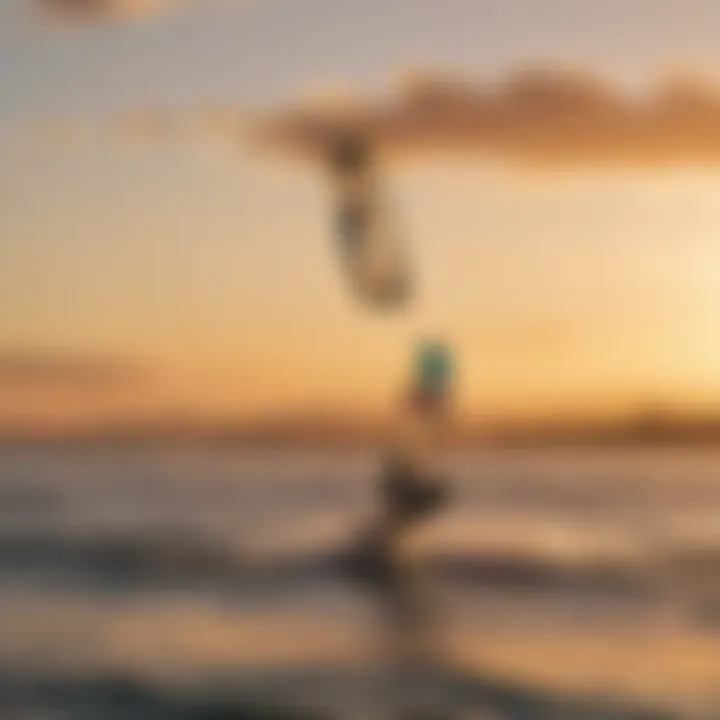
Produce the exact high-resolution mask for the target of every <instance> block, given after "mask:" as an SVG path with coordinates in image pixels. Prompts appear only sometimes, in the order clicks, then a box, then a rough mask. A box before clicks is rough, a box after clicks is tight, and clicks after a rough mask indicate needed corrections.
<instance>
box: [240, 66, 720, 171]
mask: <svg viewBox="0 0 720 720" xmlns="http://www.w3.org/2000/svg"><path fill="white" fill-rule="evenodd" d="M252 133H253V136H254V138H255V139H256V140H257V141H259V142H260V143H261V144H263V145H265V146H268V147H276V148H280V149H282V150H285V151H290V152H294V153H299V154H301V155H305V156H310V157H318V156H326V155H327V153H328V151H329V148H330V147H332V146H333V144H334V143H336V142H337V141H338V140H339V139H341V138H344V137H348V136H351V137H352V136H360V137H363V138H366V139H367V141H368V142H369V143H372V145H373V146H374V148H375V149H376V151H377V152H378V153H379V154H385V155H389V156H394V157H401V158H402V157H414V156H416V155H418V154H423V153H437V152H444V153H446V152H454V153H460V154H462V155H466V156H467V155H472V154H474V155H477V156H480V157H483V158H487V159H496V160H499V161H503V162H507V163H513V164H524V165H538V166H551V167H563V166H573V165H574V166H600V165H623V166H649V165H659V166H672V165H688V164H691V165H699V164H718V163H720V88H718V87H715V86H713V85H710V84H708V83H706V82H704V81H703V80H702V79H701V78H700V77H699V76H692V75H690V76H683V77H675V78H670V79H667V80H665V81H663V82H659V83H658V84H657V85H656V86H655V87H654V89H653V90H652V92H651V93H650V94H649V95H646V96H644V97H634V96H631V95H629V94H627V93H624V92H622V91H621V90H620V88H618V87H617V86H614V85H613V84H612V83H608V82H605V81H603V80H602V79H600V78H598V77H596V76H594V75H592V74H589V73H582V72H577V71H571V70H567V69H561V68H557V67H546V68H539V67H535V68H531V69H526V70H520V71H518V72H515V73H512V74H510V75H508V76H506V77H505V78H504V79H502V80H501V81H499V82H492V83H491V82H485V83H481V82H476V81H469V80H465V79H462V78H457V77H452V76H440V75H438V76H429V75H426V76H422V77H416V78H415V79H413V80H412V81H410V82H406V83H404V84H403V85H402V86H401V87H400V88H399V89H398V90H397V91H396V92H395V93H394V94H392V95H391V96H390V97H389V98H387V99H385V100H382V99H377V98H376V99H373V98H360V99H357V98H355V99H353V100H352V101H350V100H348V101H345V102H334V103H327V102H324V103H317V102H314V103H299V104H297V105H296V106H294V107H290V108H288V109H286V110H281V111H279V112H276V113H271V114H268V115H265V116H264V117H261V118H259V119H256V120H255V121H254V123H253V127H252Z"/></svg>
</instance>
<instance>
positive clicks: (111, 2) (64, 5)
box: [36, 0, 177, 24]
mask: <svg viewBox="0 0 720 720" xmlns="http://www.w3.org/2000/svg"><path fill="white" fill-rule="evenodd" d="M173 4H177V0H36V5H37V7H38V9H39V11H40V13H41V15H42V17H43V18H45V19H47V20H50V21H52V22H59V23H70V24H75V23H88V22H100V21H106V20H120V19H128V18H132V17H141V16H145V15H152V14H154V13H158V12H161V11H163V10H166V9H167V8H168V7H169V6H170V5H173Z"/></svg>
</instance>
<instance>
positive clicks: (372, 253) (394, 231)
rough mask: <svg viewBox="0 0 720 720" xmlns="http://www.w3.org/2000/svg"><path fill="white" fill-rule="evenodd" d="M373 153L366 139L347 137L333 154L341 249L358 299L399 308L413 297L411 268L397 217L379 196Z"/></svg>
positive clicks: (383, 307)
mask: <svg viewBox="0 0 720 720" xmlns="http://www.w3.org/2000/svg"><path fill="white" fill-rule="evenodd" d="M371 155H372V154H371V151H370V149H369V148H368V147H367V145H366V143H365V142H364V141H362V140H361V139H358V138H344V139H342V140H340V141H339V142H338V144H337V145H336V146H335V147H334V148H333V150H332V152H331V155H330V158H329V164H330V167H331V169H332V172H333V175H334V179H335V182H336V190H337V203H338V206H337V227H336V229H337V233H338V240H339V245H340V253H341V257H342V262H343V265H344V267H345V271H346V274H347V276H348V278H349V281H350V286H351V289H352V292H353V294H354V295H355V297H356V298H358V299H359V300H360V301H361V302H363V303H364V304H365V305H366V306H369V307H371V308H374V309H383V310H388V309H397V308H402V307H405V306H406V305H407V303H408V302H409V300H410V297H411V294H412V292H411V291H412V283H411V273H410V268H409V263H408V259H407V257H406V255H405V251H404V248H403V247H402V242H401V239H400V233H399V230H398V228H397V225H396V224H395V223H394V220H395V218H394V217H393V216H392V215H391V212H390V209H389V208H388V206H387V203H386V202H384V201H382V200H381V199H380V197H379V196H380V189H379V187H378V182H377V179H376V177H375V173H374V169H373V162H372V157H371Z"/></svg>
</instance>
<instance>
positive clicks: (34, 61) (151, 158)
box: [0, 0, 720, 427]
mask: <svg viewBox="0 0 720 720" xmlns="http://www.w3.org/2000/svg"><path fill="white" fill-rule="evenodd" d="M92 5H93V3H89V4H88V6H92ZM95 5H96V6H97V7H96V10H95V11H92V12H87V13H78V12H73V11H72V7H71V6H72V3H70V2H63V0H46V1H45V2H44V3H43V1H42V0H37V2H31V0H3V1H2V3H0V426H3V427H8V426H9V427H13V426H15V425H20V424H30V425H32V424H34V423H45V422H47V421H50V422H56V421H62V422H66V421H68V420H71V421H73V422H74V421H76V420H81V421H84V420H86V419H93V418H98V417H100V418H102V417H108V416H109V417H112V416H116V415H118V414H119V415H127V414H146V413H147V414H156V413H168V412H186V413H197V414H198V415H201V416H205V415H207V416H222V415H235V416H241V417H248V418H253V417H265V416H267V415H278V414H280V415H282V414H285V413H291V414H293V413H302V412H304V411H308V410H311V411H313V412H318V411H319V412H346V411H347V412H352V413H357V412H375V411H377V410H378V409H382V408H385V407H386V406H389V404H390V403H392V401H393V399H394V398H395V396H396V393H397V391H398V388H399V384H400V382H401V380H402V378H403V374H404V372H405V369H406V365H407V363H408V358H409V355H410V352H411V350H412V346H413V342H414V339H415V338H416V337H418V336H420V335H422V334H424V333H433V334H441V335H444V336H445V337H447V338H448V340H449V341H450V342H451V343H452V345H453V347H454V350H455V353H456V355H457V358H458V366H459V370H460V384H459V390H460V396H459V401H460V405H461V407H462V409H463V411H464V412H466V413H472V414H478V415H483V414H490V415H494V414H502V415H504V414H511V415H525V414H528V413H537V412H540V413H543V414H554V413H563V412H568V411H583V412H607V411H610V412H614V411H618V410H619V411H622V410H624V409H627V408H633V407H637V406H641V405H643V404H646V403H660V404H667V405H669V406H673V407H675V406H678V407H683V408H697V407H703V408H707V407H714V406H716V405H717V404H718V403H720V323H719V322H718V320H717V317H716V316H717V313H718V309H719V308H720V202H718V198H720V158H718V157H717V156H716V157H715V158H714V159H711V161H708V162H707V163H702V164H701V165H699V164H697V163H696V162H695V161H694V159H687V161H686V162H681V163H676V164H673V165H666V164H663V163H652V162H650V163H643V162H633V161H623V162H620V163H617V164H612V163H610V164H608V165H603V166H602V167H600V166H597V165H594V164H593V163H588V164H585V165H580V166H579V167H577V168H575V169H573V170H568V169H560V168H554V167H549V168H525V167H522V165H520V166H518V165H517V164H514V165H512V166H505V164H504V163H503V158H502V157H500V158H495V159H493V160H492V161H490V160H489V159H488V158H487V157H485V156H483V155H482V153H468V156H467V157H464V158H461V157H458V156H457V155H456V156H453V157H448V156H443V155H441V154H434V153H432V152H421V153H418V155H417V157H416V158H414V159H413V162H411V163H402V162H400V163H396V164H390V165H388V167H387V168H385V170H386V185H387V188H388V191H389V192H390V194H391V196H392V198H393V200H394V202H395V203H396V206H397V208H398V210H399V212H400V214H401V219H402V223H403V225H404V230H405V233H406V236H407V239H408V242H409V243H410V246H411V249H412V261H413V265H414V267H415V268H416V271H417V274H418V290H419V296H418V299H417V302H416V303H415V304H414V305H413V307H412V308H411V309H410V310H409V311H408V312H407V313H405V314H401V315H387V316H383V315H373V314H369V313H367V312H362V311H360V310H359V309H358V307H357V306H356V304H354V303H353V302H352V300H351V298H350V297H349V296H348V294H347V293H346V291H345V287H344V284H343V278H342V276H341V274H340V272H339V266H338V263H337V258H336V254H335V248H334V246H333V236H332V219H333V218H332V206H331V197H332V195H331V192H330V188H329V187H328V186H327V185H326V184H325V183H324V178H323V176H322V174H321V173H320V172H318V168H317V167H316V166H315V165H314V164H312V163H302V162H294V161H291V160H289V159H285V158H283V157H282V156H277V155H271V154H270V153H267V154H266V153H264V152H263V151H262V149H261V148H258V147H257V146H254V145H253V144H252V143H251V142H249V141H248V138H247V137H245V136H244V135H243V133H242V132H241V130H240V128H239V127H238V128H237V132H236V134H233V133H227V132H226V133H221V132H217V133H211V132H207V131H204V132H203V131H200V130H199V129H197V128H196V129H195V130H193V129H188V128H187V127H186V128H185V130H184V131H182V132H178V133H173V132H167V133H165V132H160V133H150V132H143V131H142V128H140V129H139V130H138V132H135V133H132V132H128V127H127V124H128V123H127V122H125V123H124V124H123V122H124V121H123V118H124V119H125V120H126V121H127V119H128V118H132V117H142V114H143V113H145V114H147V113H148V112H149V111H153V110H162V111H166V112H170V113H176V114H177V116H178V117H185V118H187V117H200V116H202V115H203V114H206V113H210V112H212V111H214V110H216V109H218V108H226V109H227V108H231V109H236V110H239V111H242V112H257V111H263V110H268V109H270V110H271V109H276V108H283V107H292V106H294V105H295V104H296V103H298V102H300V101H301V100H302V99H303V98H308V97H313V98H317V97H319V96H323V97H326V96H328V95H331V94H337V93H339V92H342V93H344V94H348V93H352V94H353V95H355V96H358V97H361V98H377V97H388V96H389V97H392V96H393V94H394V93H397V92H399V91H398V87H399V86H400V85H401V84H402V82H403V78H407V77H408V76H412V75H414V74H417V73H421V74H423V73H424V74H428V73H429V74H432V73H438V74H442V75H446V76H451V77H455V76H457V77H462V78H470V79H473V80H476V81H477V82H483V83H490V84H492V83H493V82H496V81H497V82H498V83H500V82H502V80H503V78H506V77H507V76H508V74H509V73H512V72H514V71H515V70H517V69H518V68H521V67H527V66H528V64H529V65H530V66H535V65H536V64H537V63H552V64H554V65H559V66H563V67H570V68H580V69H582V70H583V71H586V72H588V73H590V74H592V75H596V76H599V77H602V78H604V79H605V80H606V81H607V82H608V83H609V84H610V85H611V86H612V88H613V92H616V93H624V94H627V95H628V96H637V97H641V96H642V95H643V93H646V92H648V90H649V89H650V88H652V87H653V85H654V84H655V83H657V82H659V81H662V80H663V78H665V77H666V76H668V74H670V73H675V72H676V71H678V70H682V71H683V72H689V73H691V74H692V76H693V77H694V78H698V82H699V78H702V79H703V82H705V81H706V79H707V78H709V79H710V80H711V81H714V79H715V78H717V83H718V86H720V43H719V42H718V32H719V29H720V3H718V2H716V1H715V0H704V1H701V0H603V2H598V1H597V0H443V1H442V2H440V0H248V2H241V1H238V2H228V1H227V0H225V1H222V0H194V1H193V0H184V2H179V1H176V2H172V1H170V0H167V1H165V2H160V1H159V0H158V1H157V2H152V1H150V0H146V1H144V2H141V1H135V2H129V1H128V0H98V2H97V3H95ZM719 92H720V91H719ZM707 94H708V96H711V92H710V91H707ZM123 127H124V128H125V131H122V129H123ZM107 370H111V372H105V371H107ZM101 371H102V372H101ZM116 371H117V372H116Z"/></svg>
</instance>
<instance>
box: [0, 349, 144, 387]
mask: <svg viewBox="0 0 720 720" xmlns="http://www.w3.org/2000/svg"><path fill="white" fill-rule="evenodd" d="M145 379H146V369H145V368H144V367H142V366H141V365H140V364H139V363H135V362H132V361H130V360H128V359H126V358H122V357H115V356H110V355H99V354H91V353H80V352H71V351H62V350H53V349H48V350H43V349H36V348H6V349H2V348H0V387H5V388H8V387H9V388H20V389H23V388H29V389H32V388H56V389H62V390H81V391H96V390H97V391H103V390H115V389H122V388H125V387H128V386H131V385H135V384H138V383H140V382H141V381H143V380H145Z"/></svg>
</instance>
